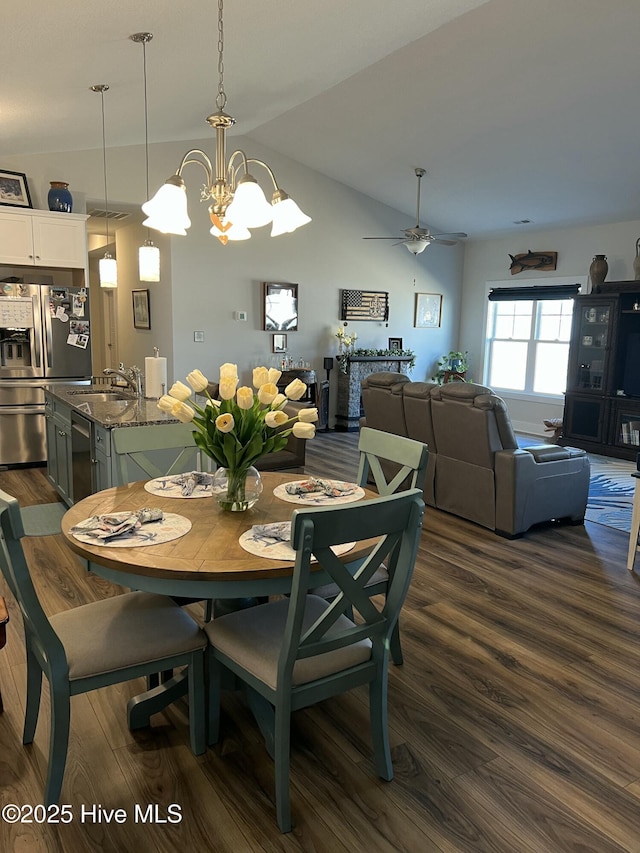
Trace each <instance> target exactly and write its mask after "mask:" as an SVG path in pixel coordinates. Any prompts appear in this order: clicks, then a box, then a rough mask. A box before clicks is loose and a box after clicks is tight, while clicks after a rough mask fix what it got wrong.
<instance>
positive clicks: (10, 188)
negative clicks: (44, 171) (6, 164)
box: [0, 169, 33, 207]
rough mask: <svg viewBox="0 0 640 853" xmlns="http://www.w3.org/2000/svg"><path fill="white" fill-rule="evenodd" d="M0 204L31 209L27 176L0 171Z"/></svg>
mask: <svg viewBox="0 0 640 853" xmlns="http://www.w3.org/2000/svg"><path fill="white" fill-rule="evenodd" d="M0 204H7V205H11V207H33V205H32V204H31V196H30V194H29V185H28V184H27V176H26V175H25V174H24V173H23V172H7V171H6V169H0Z"/></svg>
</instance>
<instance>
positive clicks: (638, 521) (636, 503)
mask: <svg viewBox="0 0 640 853" xmlns="http://www.w3.org/2000/svg"><path fill="white" fill-rule="evenodd" d="M639 532H640V489H639V488H638V480H637V479H636V481H635V490H634V493H633V514H632V516H631V532H630V534H629V553H628V554H627V568H628V569H629V571H630V572H632V571H633V564H634V562H635V559H636V551H637V549H638V533H639Z"/></svg>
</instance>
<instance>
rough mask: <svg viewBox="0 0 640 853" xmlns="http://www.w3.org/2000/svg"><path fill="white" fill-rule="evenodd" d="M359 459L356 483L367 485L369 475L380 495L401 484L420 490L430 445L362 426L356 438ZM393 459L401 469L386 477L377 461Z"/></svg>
mask: <svg viewBox="0 0 640 853" xmlns="http://www.w3.org/2000/svg"><path fill="white" fill-rule="evenodd" d="M358 450H359V451H360V462H359V467H358V483H359V484H360V485H361V486H366V484H367V480H368V478H369V474H371V476H372V477H373V481H374V483H375V486H376V489H377V490H378V493H379V494H381V495H390V494H393V493H394V492H396V491H398V489H399V488H400V487H401V486H403V484H405V481H407V482H406V484H405V485H404V487H405V488H408V489H423V488H424V484H425V480H426V475H427V460H428V458H429V448H428V447H427V445H426V444H423V443H422V442H420V441H414V440H413V439H411V438H406V437H405V436H402V435H394V434H393V433H389V432H383V431H382V430H377V429H371V427H363V428H362V429H361V430H360V439H359V441H358ZM381 459H382V460H385V461H386V462H393V463H394V464H395V465H398V466H400V470H399V471H398V472H397V473H396V474H394V476H393V477H392V478H391V479H390V480H387V477H386V476H385V473H384V471H383V470H382V465H381V464H380V460H381Z"/></svg>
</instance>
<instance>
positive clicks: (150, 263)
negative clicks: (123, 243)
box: [138, 240, 160, 281]
mask: <svg viewBox="0 0 640 853" xmlns="http://www.w3.org/2000/svg"><path fill="white" fill-rule="evenodd" d="M138 270H139V273H140V281H160V249H159V248H158V247H157V246H154V245H153V243H152V242H151V240H145V241H144V243H143V244H142V246H140V248H139V249H138Z"/></svg>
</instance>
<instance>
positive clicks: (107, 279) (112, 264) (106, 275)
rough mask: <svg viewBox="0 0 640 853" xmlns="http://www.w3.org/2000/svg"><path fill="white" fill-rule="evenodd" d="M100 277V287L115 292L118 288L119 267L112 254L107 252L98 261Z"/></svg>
mask: <svg viewBox="0 0 640 853" xmlns="http://www.w3.org/2000/svg"><path fill="white" fill-rule="evenodd" d="M98 271H99V275H100V287H104V288H105V290H115V288H116V287H117V286H118V265H117V263H116V259H115V258H114V257H113V255H112V254H111V252H105V253H104V257H103V258H100V260H99V261H98Z"/></svg>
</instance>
